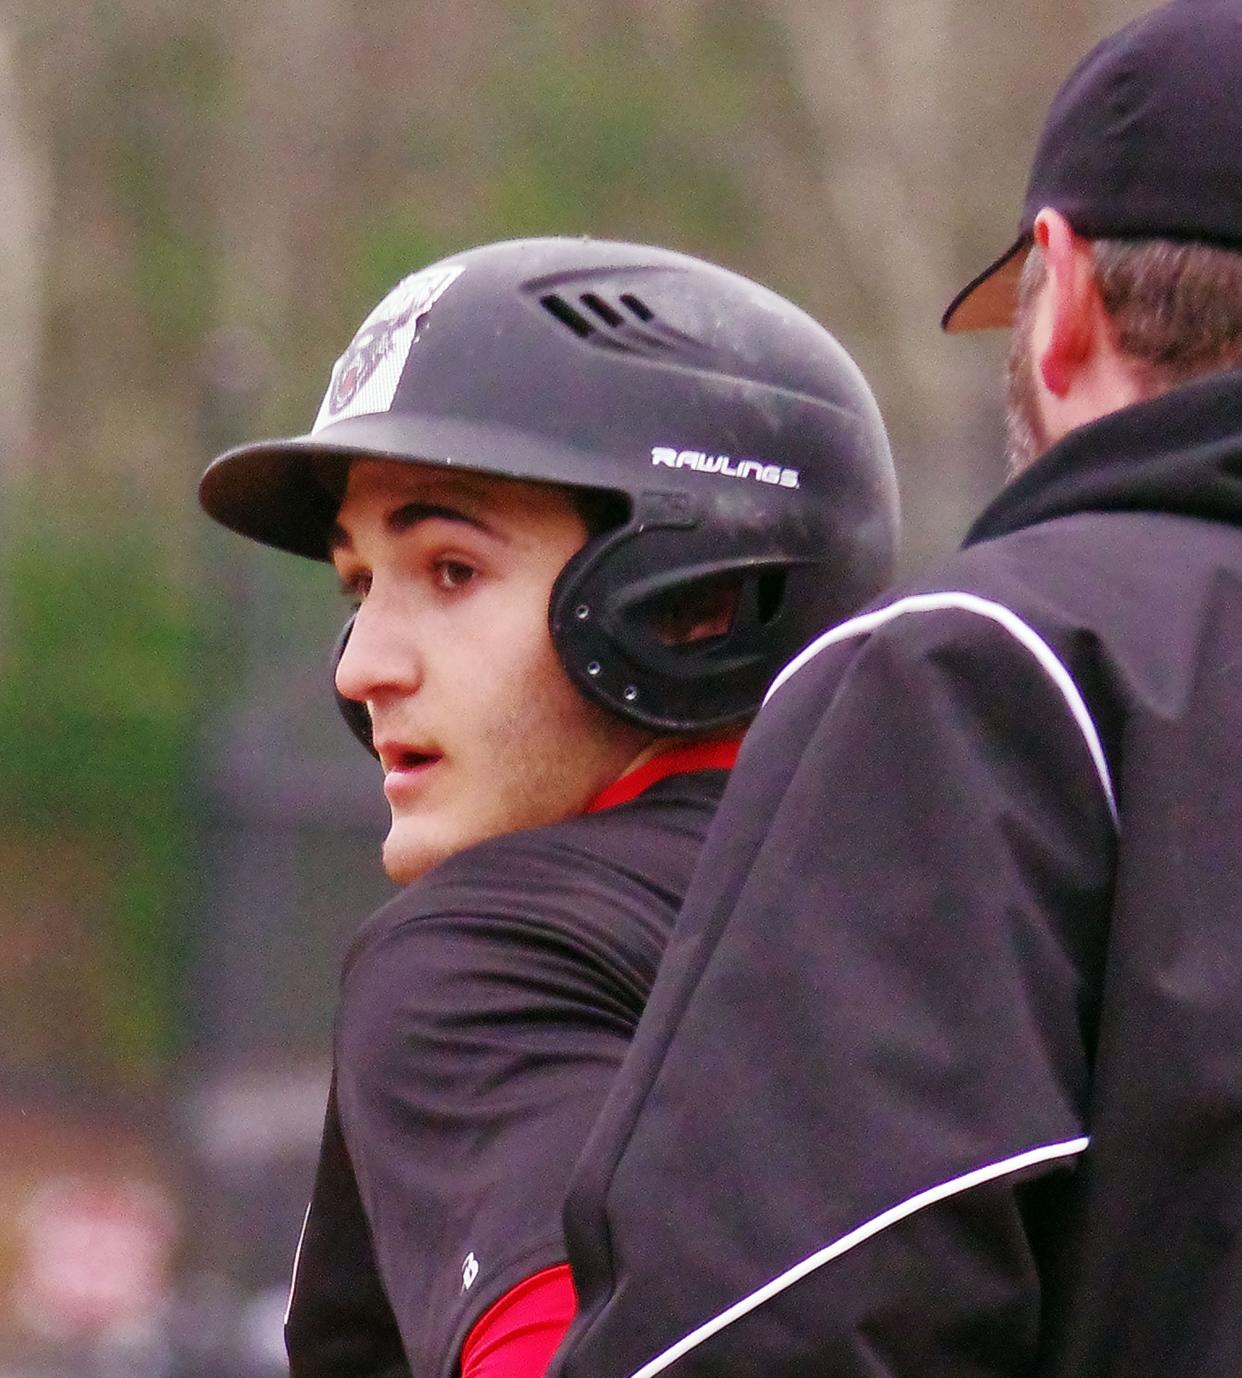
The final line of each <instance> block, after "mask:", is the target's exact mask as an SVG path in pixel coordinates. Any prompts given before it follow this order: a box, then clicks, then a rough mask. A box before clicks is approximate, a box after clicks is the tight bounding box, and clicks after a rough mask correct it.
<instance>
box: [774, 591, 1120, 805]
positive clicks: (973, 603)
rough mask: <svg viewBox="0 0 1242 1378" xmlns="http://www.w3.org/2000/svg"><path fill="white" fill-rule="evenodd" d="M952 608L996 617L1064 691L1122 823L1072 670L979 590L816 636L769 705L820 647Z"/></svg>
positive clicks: (910, 601)
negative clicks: (900, 619) (907, 617)
mask: <svg viewBox="0 0 1242 1378" xmlns="http://www.w3.org/2000/svg"><path fill="white" fill-rule="evenodd" d="M946 609H957V610H958V611H961V612H973V613H976V614H977V615H978V616H980V617H987V618H990V619H991V620H992V621H993V622H995V623H997V624H998V625H999V626H1001V627H1004V629H1005V630H1006V631H1007V632H1008V633H1009V634H1010V635H1011V636H1012V637H1013V638H1014V640H1016V641H1018V642H1020V643H1021V644H1022V645H1023V646H1025V647H1026V649H1027V650H1028V651H1030V653H1031V654H1032V655H1033V656H1034V657H1035V659H1036V660H1037V661H1038V662H1039V664H1040V666H1041V668H1042V669H1043V670H1044V671H1045V672H1046V673H1047V675H1048V677H1049V678H1050V679H1051V680H1052V682H1053V683H1054V684H1055V685H1056V686H1057V688H1058V689H1059V690H1060V691H1061V695H1062V697H1063V698H1064V699H1065V702H1066V703H1067V704H1068V705H1069V710H1070V712H1071V713H1072V714H1073V715H1074V721H1075V722H1076V723H1077V724H1078V729H1079V731H1080V732H1081V733H1082V735H1083V737H1084V739H1085V740H1086V743H1087V750H1088V751H1089V752H1090V753H1091V759H1092V761H1093V762H1094V763H1095V771H1096V774H1097V775H1098V776H1099V777H1100V785H1101V787H1102V788H1103V790H1104V797H1105V798H1106V799H1107V801H1108V811H1109V813H1110V814H1111V815H1112V819H1113V824H1114V826H1116V825H1117V821H1118V820H1117V797H1116V795H1115V794H1114V792H1113V781H1112V776H1111V775H1110V774H1109V770H1108V761H1107V759H1106V758H1105V755H1104V748H1103V746H1102V745H1101V743H1100V734H1099V732H1098V731H1097V730H1096V726H1095V723H1094V722H1093V721H1092V718H1091V713H1090V710H1089V709H1088V708H1087V704H1086V701H1085V700H1084V699H1083V696H1082V694H1081V693H1080V692H1079V689H1078V686H1077V685H1076V684H1075V683H1074V680H1073V677H1072V676H1071V674H1070V672H1069V671H1068V670H1067V669H1066V668H1065V666H1064V664H1063V663H1062V662H1061V660H1060V659H1059V657H1058V656H1057V653H1056V652H1055V651H1054V650H1053V649H1052V647H1051V646H1049V645H1048V643H1047V642H1046V641H1045V640H1044V639H1043V637H1042V636H1040V634H1039V633H1038V632H1037V631H1036V630H1035V629H1034V628H1033V627H1030V626H1028V625H1027V623H1025V622H1023V620H1022V619H1021V618H1020V617H1019V616H1018V615H1017V613H1015V612H1012V611H1011V610H1010V609H1009V608H1007V607H1005V606H1004V604H1003V603H994V602H992V601H991V600H990V599H988V598H980V597H979V596H978V595H977V594H974V593H952V592H949V593H915V594H911V595H910V597H908V598H899V599H898V600H897V602H895V603H890V604H889V606H888V607H886V608H879V609H877V611H875V612H869V613H864V614H863V615H862V616H861V617H854V618H851V619H850V620H849V621H848V622H842V623H841V625H840V626H839V627H833V628H831V629H830V630H829V631H826V632H825V633H824V634H823V635H822V636H819V637H816V639H815V640H814V641H812V642H811V644H810V645H809V646H807V647H806V649H805V650H803V651H800V652H799V653H798V654H797V655H796V656H794V658H793V659H792V660H791V661H790V662H789V664H788V665H786V666H785V668H784V669H783V670H782V671H781V672H780V674H779V675H777V677H776V678H775V679H774V680H773V681H772V686H771V688H770V689H769V690H768V692H767V694H766V695H765V697H764V700H763V701H764V703H767V702H768V700H769V699H770V698H771V697H772V695H773V694H775V693H776V691H777V690H778V689H779V688H780V687H781V685H782V684H784V683H785V681H786V680H787V679H789V678H791V676H793V675H795V674H797V672H798V671H799V670H801V669H802V667H803V666H804V665H806V664H807V662H808V661H811V660H813V659H814V658H815V657H816V656H817V655H818V654H819V653H820V651H823V650H826V649H827V648H828V647H829V646H835V645H836V643H837V642H838V641H844V640H846V639H847V638H848V637H851V636H865V635H866V634H867V633H868V632H873V631H874V630H875V629H876V628H877V627H880V626H883V625H884V623H885V622H891V621H892V620H893V619H894V618H895V617H902V616H904V615H905V614H907V613H914V612H942V611H944V610H946Z"/></svg>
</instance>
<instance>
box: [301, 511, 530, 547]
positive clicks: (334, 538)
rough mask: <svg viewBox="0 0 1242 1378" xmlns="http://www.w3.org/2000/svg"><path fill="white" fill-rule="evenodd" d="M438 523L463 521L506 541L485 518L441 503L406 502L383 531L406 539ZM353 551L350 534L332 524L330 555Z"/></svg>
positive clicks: (394, 512)
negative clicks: (427, 524)
mask: <svg viewBox="0 0 1242 1378" xmlns="http://www.w3.org/2000/svg"><path fill="white" fill-rule="evenodd" d="M436 520H439V521H448V522H461V523H463V524H464V525H466V526H472V527H474V528H475V530H477V531H482V532H483V533H484V534H486V535H488V536H492V537H494V538H496V539H503V536H502V533H501V532H500V531H498V530H497V529H496V527H494V526H493V525H492V524H491V523H490V522H487V521H484V519H483V518H482V517H479V516H476V515H475V514H474V513H472V512H467V511H465V510H464V509H463V508H460V507H448V506H446V505H445V504H444V503H439V502H403V503H401V504H400V505H399V506H397V507H394V508H393V509H392V511H391V512H389V513H388V515H387V516H386V517H385V518H384V528H385V530H386V531H387V532H388V533H389V535H392V536H403V535H404V534H405V533H406V532H407V531H411V530H413V528H414V527H416V526H417V525H418V524H419V523H420V522H427V521H436ZM353 548H354V542H353V538H352V537H351V536H350V534H349V532H348V531H346V530H345V528H344V527H343V526H342V525H341V524H340V522H333V523H332V530H331V531H330V532H329V533H328V554H329V555H334V554H335V553H336V552H337V551H338V550H352V549H353Z"/></svg>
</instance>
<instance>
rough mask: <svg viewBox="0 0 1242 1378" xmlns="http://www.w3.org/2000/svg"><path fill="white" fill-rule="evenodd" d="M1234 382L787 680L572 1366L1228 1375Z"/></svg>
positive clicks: (1239, 1298) (1066, 455)
mask: <svg viewBox="0 0 1242 1378" xmlns="http://www.w3.org/2000/svg"><path fill="white" fill-rule="evenodd" d="M1240 819H1242V375H1240V374H1238V373H1231V374H1228V375H1223V376H1217V377H1215V378H1213V379H1210V380H1205V381H1202V382H1199V383H1196V384H1193V385H1190V386H1187V387H1184V388H1181V389H1178V390H1177V391H1176V392H1174V393H1172V394H1170V395H1168V396H1166V397H1163V398H1160V399H1156V400H1154V401H1150V402H1146V403H1143V404H1141V405H1138V406H1135V407H1132V408H1127V409H1125V410H1124V411H1121V412H1118V413H1115V414H1113V415H1111V416H1108V417H1105V418H1103V419H1101V420H1099V421H1098V422H1096V423H1093V424H1092V425H1090V426H1087V427H1084V428H1083V429H1081V430H1078V431H1076V432H1074V433H1073V434H1072V435H1071V436H1069V437H1068V438H1067V439H1066V440H1065V441H1063V442H1062V443H1061V444H1060V445H1058V446H1057V447H1055V448H1054V449H1053V450H1052V451H1050V452H1049V453H1048V454H1047V455H1045V456H1044V457H1043V458H1042V459H1041V460H1040V461H1039V462H1038V463H1037V464H1035V465H1034V466H1033V467H1032V468H1031V469H1030V470H1029V471H1027V472H1026V473H1025V474H1024V475H1023V476H1022V477H1021V478H1020V479H1018V480H1017V481H1016V482H1014V483H1013V484H1012V485H1011V486H1010V487H1009V488H1008V489H1007V490H1006V491H1005V492H1004V493H1003V494H1002V495H1001V496H1000V497H999V499H998V500H997V501H996V502H995V503H994V504H993V506H992V507H991V508H990V509H989V510H988V511H987V512H986V513H985V514H984V516H983V517H982V518H981V519H980V521H979V522H978V523H977V525H976V527H975V528H974V530H973V532H972V533H971V535H970V537H969V539H968V542H967V545H966V548H965V549H964V550H963V551H962V552H960V553H959V554H958V555H956V556H955V557H953V558H952V559H950V560H949V561H947V562H946V563H945V564H944V565H943V566H942V567H941V568H940V569H939V570H938V571H936V572H934V573H933V574H931V575H929V576H927V577H926V578H924V579H921V580H920V581H919V582H918V583H917V584H916V585H913V586H910V587H908V588H905V589H902V590H898V591H897V592H895V593H894V594H893V595H892V596H891V597H889V598H887V599H886V600H885V601H884V602H883V603H882V604H881V605H878V606H876V607H874V608H873V609H871V610H870V611H868V612H867V613H865V614H864V615H862V616H860V617H858V618H856V619H853V620H852V621H850V622H848V623H846V624H845V625H844V626H842V627H839V628H836V629H834V630H833V631H831V632H829V633H827V634H826V635H824V636H823V637H822V638H820V639H819V641H818V642H816V643H813V644H812V646H811V647H809V648H808V649H807V651H806V652H804V653H803V654H802V655H801V656H800V657H799V658H798V659H797V660H796V661H795V662H794V663H793V664H792V665H791V666H790V667H788V669H787V671H786V672H784V673H783V675H782V676H781V677H779V678H778V681H777V684H776V686H775V687H774V690H773V692H772V694H771V695H770V697H769V700H768V703H767V706H766V707H765V708H764V709H763V710H762V712H761V713H760V715H759V718H758V720H757V722H756V724H755V726H754V727H753V728H752V731H751V733H750V735H749V736H748V738H747V740H746V742H745V744H744V746H743V749H742V754H741V757H740V758H739V762H738V766H737V769H736V770H735V772H734V775H733V780H732V783H731V785H730V788H729V790H728V791H727V792H726V795H725V799H724V802H723V803H722V805H721V809H720V811H719V813H718V815H717V818H716V821H715V823H714V825H713V828H712V830H711V833H710V834H709V839H708V843H707V846H706V848H705V850H704V853H703V859H702V864H701V866H700V869H699V871H698V873H697V875H696V878H695V881H694V883H693V885H692V887H691V891H690V894H689V896H688V898H687V902H686V906H685V909H684V911H683V915H682V918H681V920H679V924H678V927H677V929H676V930H675V934H674V938H673V940H672V942H671V943H670V946H669V948H668V951H667V954H666V959H665V964H664V965H663V966H662V968H661V973H660V977H659V979H658V981H657V984H656V987H655V990H654V991H653V994H652V998H651V1001H650V1003H649V1006H648V1011H647V1015H646V1016H645V1018H644V1022H643V1024H642V1026H641V1028H640V1032H639V1036H638V1038H637V1040H636V1041H635V1043H634V1045H633V1048H632V1052H631V1056H630V1058H629V1059H628V1060H627V1062H626V1065H625V1067H624V1069H623V1071H622V1073H621V1075H620V1076H619V1078H618V1080H617V1081H616V1083H615V1086H614V1092H613V1094H612V1095H611V1096H610V1098H609V1101H608V1103H607V1105H606V1107H605V1109H604V1111H603V1112H602V1114H601V1117H600V1120H599V1121H598V1122H597V1126H596V1130H595V1131H594V1133H593V1136H592V1140H591V1143H590V1145H589V1148H588V1150H587V1151H586V1153H585V1154H584V1156H583V1160H582V1163H581V1165H580V1169H579V1171H578V1172H577V1174H576V1176H575V1181H574V1186H573V1189H572V1192H571V1197H570V1202H569V1207H568V1210H567V1216H566V1227H567V1238H568V1240H569V1244H570V1259H571V1263H572V1265H573V1267H574V1270H575V1277H576V1281H577V1284H578V1288H579V1297H580V1311H579V1315H578V1317H577V1319H576V1321H575V1323H574V1326H573V1327H572V1328H571V1331H570V1334H569V1336H568V1337H567V1340H566V1343H565V1345H564V1346H563V1347H562V1350H561V1351H560V1354H559V1357H558V1359H557V1361H556V1362H555V1363H554V1365H553V1369H552V1370H551V1372H553V1373H555V1374H557V1375H560V1378H654V1376H655V1375H656V1374H660V1373H668V1374H670V1375H673V1378H689V1375H703V1376H704V1378H705V1376H706V1375H711V1376H712V1378H734V1376H735V1375H752V1374H755V1375H758V1374H761V1375H763V1378H807V1376H808V1375H812V1374H822V1375H825V1378H828V1376H829V1375H831V1378H1019V1376H1021V1378H1031V1376H1032V1375H1038V1376H1039V1378H1153V1375H1157V1374H1169V1375H1171V1374H1177V1375H1178V1378H1222V1375H1226V1374H1228V1375H1237V1374H1242V822H1240Z"/></svg>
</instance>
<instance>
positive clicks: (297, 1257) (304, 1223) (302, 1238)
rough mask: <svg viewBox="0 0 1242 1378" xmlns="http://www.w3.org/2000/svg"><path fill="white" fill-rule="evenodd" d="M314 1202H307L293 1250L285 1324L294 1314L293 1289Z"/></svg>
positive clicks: (296, 1281) (296, 1283)
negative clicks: (296, 1243) (296, 1244)
mask: <svg viewBox="0 0 1242 1378" xmlns="http://www.w3.org/2000/svg"><path fill="white" fill-rule="evenodd" d="M313 1204H314V1203H313V1202H311V1201H308V1202H307V1203H306V1214H305V1215H304V1216H303V1217H302V1230H301V1233H300V1234H299V1235H298V1247H297V1248H296V1249H295V1250H294V1251H293V1271H292V1272H291V1273H290V1274H289V1296H288V1297H287V1298H286V1300H285V1319H284V1324H285V1325H288V1324H289V1317H290V1316H291V1315H292V1314H293V1290H294V1288H295V1287H296V1286H297V1285H298V1266H299V1264H300V1263H301V1262H302V1245H303V1244H305V1243H306V1227H307V1226H308V1225H309V1224H310V1213H311V1206H312V1205H313Z"/></svg>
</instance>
